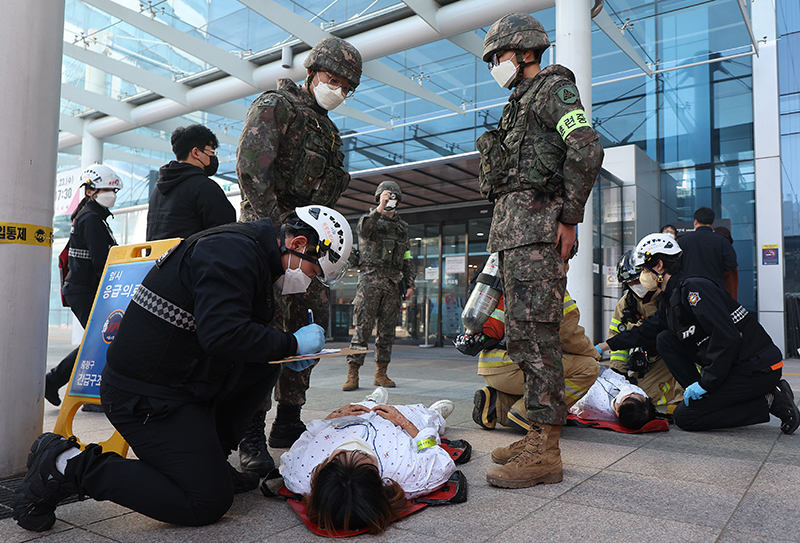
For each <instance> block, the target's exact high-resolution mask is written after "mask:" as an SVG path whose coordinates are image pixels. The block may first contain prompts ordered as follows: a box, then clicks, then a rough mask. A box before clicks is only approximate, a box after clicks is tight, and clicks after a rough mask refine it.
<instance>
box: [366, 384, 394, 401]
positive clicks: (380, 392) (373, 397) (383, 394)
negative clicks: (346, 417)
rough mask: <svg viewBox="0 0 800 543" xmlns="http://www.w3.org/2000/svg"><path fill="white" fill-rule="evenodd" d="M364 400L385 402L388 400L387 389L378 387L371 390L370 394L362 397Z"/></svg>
mask: <svg viewBox="0 0 800 543" xmlns="http://www.w3.org/2000/svg"><path fill="white" fill-rule="evenodd" d="M364 401H365V402H375V403H377V404H385V403H387V402H388V401H389V391H388V390H386V389H385V388H383V387H378V388H376V389H375V390H373V391H372V394H370V395H369V396H367V397H366V398H364Z"/></svg>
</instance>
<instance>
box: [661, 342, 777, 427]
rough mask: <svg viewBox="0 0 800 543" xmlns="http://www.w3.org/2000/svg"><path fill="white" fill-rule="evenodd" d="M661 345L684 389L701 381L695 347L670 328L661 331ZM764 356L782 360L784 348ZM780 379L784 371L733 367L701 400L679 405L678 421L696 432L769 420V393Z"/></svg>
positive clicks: (679, 424)
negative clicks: (691, 346)
mask: <svg viewBox="0 0 800 543" xmlns="http://www.w3.org/2000/svg"><path fill="white" fill-rule="evenodd" d="M657 345H658V352H659V354H660V355H661V357H662V358H663V359H664V362H666V363H667V367H668V368H669V371H670V372H671V373H672V375H673V376H674V377H675V379H677V380H678V382H679V383H680V384H681V386H682V387H683V388H684V389H685V388H686V387H688V386H689V385H691V384H692V383H695V382H697V380H698V379H699V378H700V373H699V371H698V370H697V366H696V365H695V364H698V363H699V362H700V360H699V358H698V356H697V353H696V352H695V351H694V350H692V349H690V348H687V347H686V346H684V345H683V344H682V343H681V342H680V341H679V340H678V339H677V338H676V337H675V335H674V334H672V333H671V332H670V331H669V330H665V331H663V332H661V333H660V334H658V339H657ZM773 349H774V351H773ZM761 356H764V357H769V358H771V359H773V358H774V362H778V361H780V360H781V353H780V350H779V349H778V348H777V347H774V346H773V348H772V349H770V350H768V351H765V352H764V353H762V354H761ZM754 365H756V364H754ZM780 379H781V371H780V370H775V371H771V370H770V371H767V372H762V371H755V372H751V371H746V370H745V371H743V370H741V369H738V368H737V367H733V368H732V369H731V372H730V373H729V374H728V375H727V376H726V377H725V379H724V380H723V381H722V383H721V384H720V386H719V387H717V389H716V390H714V391H713V392H708V393H706V394H705V395H704V396H703V397H702V398H701V399H699V400H689V405H688V406H687V405H686V404H685V403H681V404H679V405H678V407H677V408H676V409H675V413H674V414H673V416H674V417H675V424H676V425H677V426H678V428H680V429H681V430H686V431H689V432H694V431H699V430H712V429H714V428H735V427H738V426H747V425H749V424H758V423H761V422H768V421H769V406H768V405H767V400H766V398H765V395H766V394H767V393H768V392H772V391H773V390H775V387H776V386H777V385H778V382H779V381H780Z"/></svg>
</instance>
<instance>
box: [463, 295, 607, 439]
mask: <svg viewBox="0 0 800 543" xmlns="http://www.w3.org/2000/svg"><path fill="white" fill-rule="evenodd" d="M499 307H500V305H498V308H499ZM504 310H505V308H504V307H503V310H501V313H502V312H503V311H504ZM563 314H564V320H563V321H562V322H561V325H560V326H559V330H558V332H559V340H560V342H561V348H562V350H563V366H564V387H565V399H566V404H567V408H569V407H572V406H573V405H575V403H576V402H577V401H578V400H580V399H581V398H582V397H583V396H584V395H585V394H586V393H587V392H588V391H589V389H590V388H591V386H592V385H593V384H594V382H595V381H596V380H597V376H598V375H600V367H599V366H598V365H597V361H598V360H599V359H600V354H599V353H598V352H597V350H596V349H595V348H594V344H592V341H591V340H590V339H589V337H588V336H587V335H586V331H585V330H584V328H583V326H581V325H580V324H579V321H580V318H581V313H580V310H579V309H578V304H577V303H575V300H573V299H572V297H571V296H570V295H569V292H566V291H565V293H564V309H563ZM502 317H503V315H502V314H501V315H498V316H494V318H502ZM478 375H480V376H482V377H483V379H484V381H486V384H487V385H488V386H490V387H492V388H494V389H496V391H497V403H496V411H497V422H499V423H500V424H502V425H503V426H510V427H512V428H516V429H520V430H524V431H528V430H529V429H530V423H529V422H528V419H527V415H526V412H527V407H526V406H525V400H524V398H523V393H524V387H525V378H524V374H523V373H522V370H521V369H520V367H519V366H517V365H516V364H514V362H513V361H512V360H511V359H510V358H509V357H508V353H507V351H506V350H505V349H492V350H487V351H482V352H481V353H480V355H479V358H478Z"/></svg>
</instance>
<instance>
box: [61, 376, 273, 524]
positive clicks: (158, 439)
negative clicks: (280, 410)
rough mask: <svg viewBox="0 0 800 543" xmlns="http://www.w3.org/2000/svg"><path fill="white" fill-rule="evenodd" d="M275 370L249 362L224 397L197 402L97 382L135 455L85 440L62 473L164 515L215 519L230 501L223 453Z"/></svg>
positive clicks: (86, 491)
mask: <svg viewBox="0 0 800 543" xmlns="http://www.w3.org/2000/svg"><path fill="white" fill-rule="evenodd" d="M279 371H280V366H279V365H270V364H249V365H247V366H246V367H245V370H244V372H243V373H242V376H241V378H240V379H239V380H238V382H237V383H236V384H235V386H234V387H233V389H232V390H231V391H230V392H229V393H227V394H226V395H225V397H224V398H222V399H221V400H218V401H205V402H197V403H183V402H175V401H164V400H160V399H156V398H147V397H144V396H135V395H130V394H128V393H126V392H124V391H120V390H118V389H114V388H113V387H110V386H107V385H106V386H103V387H101V391H100V396H101V398H102V401H103V410H104V411H105V412H106V416H107V417H108V419H109V420H110V421H111V423H112V424H113V425H114V427H115V428H116V429H117V430H118V431H119V433H120V434H122V436H123V437H124V438H125V440H126V441H127V442H128V444H129V445H130V446H131V448H132V449H133V451H134V452H135V453H136V456H137V457H138V460H129V459H126V458H123V457H121V456H120V455H118V454H116V453H113V452H109V453H103V452H102V450H101V449H100V447H99V446H98V445H89V446H88V447H87V448H86V450H85V451H84V452H83V453H81V454H79V455H78V456H76V457H74V458H72V459H71V460H70V461H69V462H68V463H67V469H66V477H67V481H68V482H70V483H74V484H76V485H77V487H78V491H79V493H81V494H83V495H88V496H91V497H92V498H94V499H96V500H110V501H112V502H114V503H117V504H119V505H122V506H125V507H128V508H130V509H133V510H134V511H137V512H139V513H142V514H143V515H147V516H148V517H151V518H154V519H156V520H160V521H163V522H169V523H172V524H180V525H184V526H202V525H205V524H211V523H213V522H216V521H217V520H219V518H220V517H222V515H224V514H225V512H226V511H227V510H228V509H229V508H230V506H231V504H232V503H233V481H232V479H231V473H230V467H229V465H228V462H227V457H228V454H229V453H230V451H231V450H234V449H236V447H237V446H238V443H239V441H240V440H241V438H242V437H243V436H244V431H245V428H246V427H247V424H248V423H249V422H250V420H251V419H252V418H253V414H254V413H255V412H256V409H258V407H259V406H260V405H261V404H262V403H263V402H264V400H265V398H266V397H267V396H268V395H269V394H271V393H272V389H273V387H274V386H275V382H276V381H277V379H278V374H279Z"/></svg>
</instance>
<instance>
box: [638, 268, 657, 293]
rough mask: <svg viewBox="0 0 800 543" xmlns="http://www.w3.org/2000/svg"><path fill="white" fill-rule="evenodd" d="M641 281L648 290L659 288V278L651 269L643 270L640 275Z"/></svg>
mask: <svg viewBox="0 0 800 543" xmlns="http://www.w3.org/2000/svg"><path fill="white" fill-rule="evenodd" d="M639 282H640V283H641V284H642V286H643V287H644V288H646V289H647V290H648V291H650V290H656V289H657V288H658V279H657V278H656V276H655V275H654V274H653V272H651V271H649V270H642V274H641V275H640V276H639Z"/></svg>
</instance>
